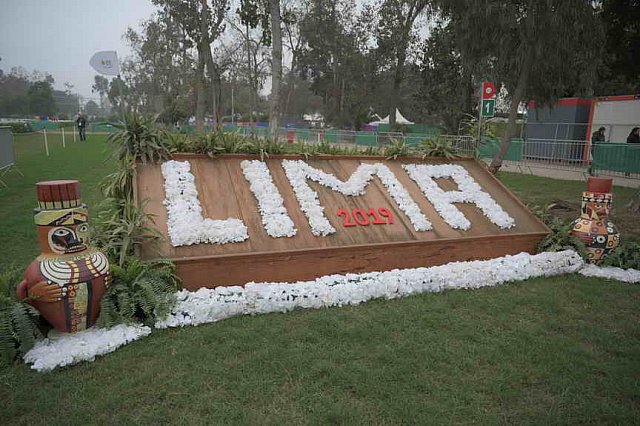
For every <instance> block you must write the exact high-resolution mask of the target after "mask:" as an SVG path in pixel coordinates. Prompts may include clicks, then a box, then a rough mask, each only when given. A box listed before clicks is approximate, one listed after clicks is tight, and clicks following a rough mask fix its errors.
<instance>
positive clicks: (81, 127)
mask: <svg viewBox="0 0 640 426" xmlns="http://www.w3.org/2000/svg"><path fill="white" fill-rule="evenodd" d="M76 126H77V127H78V134H79V135H80V141H81V142H86V141H87V119H86V118H84V114H83V113H80V114H79V115H78V118H77V119H76Z"/></svg>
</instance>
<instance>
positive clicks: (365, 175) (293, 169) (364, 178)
mask: <svg viewBox="0 0 640 426" xmlns="http://www.w3.org/2000/svg"><path fill="white" fill-rule="evenodd" d="M282 167H283V168H284V171H285V173H286V174H287V177H288V178H289V182H290V183H291V187H292V188H293V191H294V192H295V194H296V198H297V199H298V203H299V204H300V208H301V209H302V211H303V212H304V214H305V215H306V216H307V219H308V220H309V226H310V227H311V232H312V233H313V235H316V236H320V235H329V234H333V233H335V232H336V230H335V228H334V227H333V226H331V224H330V223H329V220H328V219H327V218H326V216H325V215H324V208H323V207H322V206H321V205H320V200H319V199H318V193H317V192H316V191H314V190H313V189H312V188H311V187H310V186H309V184H308V183H307V179H311V180H313V181H315V182H317V183H319V184H321V185H323V186H326V187H328V188H331V189H332V190H334V191H337V192H339V193H341V194H343V195H349V196H356V195H362V194H364V193H365V191H366V188H367V184H368V183H369V181H370V180H371V179H372V178H373V175H377V176H378V177H379V178H380V181H382V184H383V185H384V186H385V187H386V188H387V190H388V191H389V194H390V195H391V197H392V198H393V199H394V201H395V202H396V204H398V207H399V208H400V210H402V211H403V212H404V213H405V214H406V215H407V217H408V218H409V220H410V221H411V223H412V224H413V226H414V228H415V229H416V231H427V230H429V229H431V223H430V222H429V221H428V220H427V218H426V217H425V216H424V214H423V213H422V211H421V210H420V207H419V206H418V205H417V204H416V202H415V201H413V199H412V198H411V196H410V195H409V193H408V192H407V190H406V189H405V188H404V186H403V185H402V184H401V183H400V182H399V181H398V179H397V178H396V176H395V175H394V174H393V172H391V170H389V168H388V167H387V166H385V165H384V164H382V163H376V164H361V165H360V166H358V169H357V170H356V171H355V172H354V173H353V174H352V175H351V177H349V179H348V180H347V181H346V182H343V181H341V180H340V179H338V178H336V177H335V176H334V175H332V174H329V173H325V172H323V171H322V170H318V169H316V168H314V167H311V166H310V165H308V164H307V163H305V162H304V161H301V160H283V161H282Z"/></svg>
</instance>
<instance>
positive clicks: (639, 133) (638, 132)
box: [627, 127, 640, 143]
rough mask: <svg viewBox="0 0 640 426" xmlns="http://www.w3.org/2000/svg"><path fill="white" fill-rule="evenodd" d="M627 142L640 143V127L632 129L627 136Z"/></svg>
mask: <svg viewBox="0 0 640 426" xmlns="http://www.w3.org/2000/svg"><path fill="white" fill-rule="evenodd" d="M627 143H640V127H634V128H633V129H631V133H629V136H627Z"/></svg>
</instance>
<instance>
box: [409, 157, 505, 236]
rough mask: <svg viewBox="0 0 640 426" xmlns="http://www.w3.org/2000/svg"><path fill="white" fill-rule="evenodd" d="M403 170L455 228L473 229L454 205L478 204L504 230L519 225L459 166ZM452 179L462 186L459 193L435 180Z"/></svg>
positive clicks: (417, 167)
mask: <svg viewBox="0 0 640 426" xmlns="http://www.w3.org/2000/svg"><path fill="white" fill-rule="evenodd" d="M403 168H404V169H405V170H406V171H407V173H408V174H409V177H410V178H411V179H413V180H414V181H415V182H416V183H417V184H418V187H419V188H420V190H421V191H422V192H423V193H424V195H425V196H426V197H427V199H428V200H429V201H430V202H431V204H433V207H434V208H435V209H436V211H437V212H438V213H439V214H440V216H442V218H443V219H444V221H445V222H447V224H448V225H449V226H451V227H452V228H453V229H462V230H467V229H469V228H470V227H471V222H469V220H468V219H467V218H466V217H465V216H464V215H463V214H462V212H461V211H460V210H458V208H457V207H456V206H454V205H453V203H473V204H475V205H476V206H477V207H478V208H479V209H480V210H481V211H482V213H483V214H484V215H485V216H486V217H487V218H488V219H489V220H490V221H491V222H492V223H494V224H495V225H497V226H498V227H499V228H501V229H508V228H512V227H513V226H515V221H514V220H513V218H512V217H511V216H509V214H508V213H507V212H505V211H504V210H503V209H502V207H500V205H498V203H496V202H495V200H494V199H493V198H491V196H490V195H489V194H488V193H486V192H484V191H483V190H482V188H481V187H480V185H478V183H477V182H476V181H475V180H474V179H473V178H472V177H471V176H470V175H469V173H468V172H467V170H466V169H465V168H464V167H462V166H460V165H456V164H442V165H426V164H406V165H404V166H403ZM449 177H450V178H452V179H453V180H454V182H455V183H456V184H457V185H458V189H459V190H458V191H443V190H442V189H441V188H440V187H439V186H438V184H437V183H436V182H435V181H434V180H433V178H449Z"/></svg>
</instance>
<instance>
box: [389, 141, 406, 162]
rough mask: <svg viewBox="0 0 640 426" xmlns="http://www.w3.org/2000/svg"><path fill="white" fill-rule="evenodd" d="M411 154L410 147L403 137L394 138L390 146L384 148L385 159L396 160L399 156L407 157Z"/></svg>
mask: <svg viewBox="0 0 640 426" xmlns="http://www.w3.org/2000/svg"><path fill="white" fill-rule="evenodd" d="M409 154H411V147H410V146H409V145H407V142H406V141H405V140H404V139H394V140H393V141H392V142H391V146H389V147H387V149H385V152H384V155H385V156H386V157H387V160H397V159H398V158H400V157H407V156H408V155H409Z"/></svg>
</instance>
